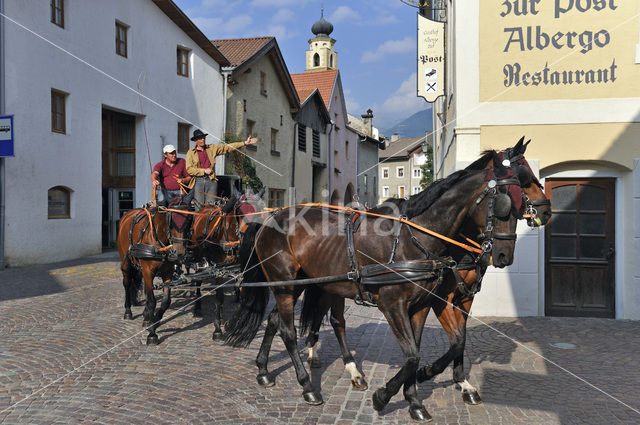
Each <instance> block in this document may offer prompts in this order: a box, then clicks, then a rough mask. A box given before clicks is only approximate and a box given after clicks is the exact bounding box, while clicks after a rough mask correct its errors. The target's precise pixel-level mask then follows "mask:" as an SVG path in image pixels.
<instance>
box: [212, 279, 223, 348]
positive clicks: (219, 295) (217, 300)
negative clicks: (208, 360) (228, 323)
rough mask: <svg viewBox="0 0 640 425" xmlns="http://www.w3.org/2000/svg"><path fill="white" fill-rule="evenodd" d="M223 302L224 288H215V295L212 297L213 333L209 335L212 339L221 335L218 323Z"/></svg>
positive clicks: (220, 321) (220, 318)
mask: <svg viewBox="0 0 640 425" xmlns="http://www.w3.org/2000/svg"><path fill="white" fill-rule="evenodd" d="M223 303H224V289H223V288H218V289H216V290H215V297H214V308H215V312H214V314H213V335H211V338H212V339H213V340H214V341H215V340H216V339H218V338H220V337H221V336H222V328H221V327H220V323H222V304H223Z"/></svg>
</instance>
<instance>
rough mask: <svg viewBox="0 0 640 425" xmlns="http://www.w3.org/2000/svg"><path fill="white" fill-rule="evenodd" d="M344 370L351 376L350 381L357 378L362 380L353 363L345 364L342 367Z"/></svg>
mask: <svg viewBox="0 0 640 425" xmlns="http://www.w3.org/2000/svg"><path fill="white" fill-rule="evenodd" d="M344 368H345V369H346V371H347V372H349V373H350V374H351V379H354V378H357V377H359V378H362V374H361V373H360V371H359V370H358V367H357V366H356V364H355V363H354V362H349V363H347V364H346V365H344Z"/></svg>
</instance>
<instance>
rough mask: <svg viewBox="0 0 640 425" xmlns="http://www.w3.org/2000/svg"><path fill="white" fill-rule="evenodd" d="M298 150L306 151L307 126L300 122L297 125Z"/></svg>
mask: <svg viewBox="0 0 640 425" xmlns="http://www.w3.org/2000/svg"><path fill="white" fill-rule="evenodd" d="M298 150H299V151H302V152H306V151H307V126H306V125H302V124H299V125H298Z"/></svg>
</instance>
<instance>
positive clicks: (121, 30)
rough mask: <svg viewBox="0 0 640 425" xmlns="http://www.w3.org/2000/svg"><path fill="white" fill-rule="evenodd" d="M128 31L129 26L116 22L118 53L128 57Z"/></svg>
mask: <svg viewBox="0 0 640 425" xmlns="http://www.w3.org/2000/svg"><path fill="white" fill-rule="evenodd" d="M127 29H128V26H127V25H125V24H123V23H122V22H118V21H116V53H117V54H119V55H120V56H124V57H125V58H126V57H127Z"/></svg>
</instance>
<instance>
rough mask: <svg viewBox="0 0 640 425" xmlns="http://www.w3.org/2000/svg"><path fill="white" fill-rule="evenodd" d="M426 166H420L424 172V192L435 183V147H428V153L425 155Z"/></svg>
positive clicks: (422, 179)
mask: <svg viewBox="0 0 640 425" xmlns="http://www.w3.org/2000/svg"><path fill="white" fill-rule="evenodd" d="M424 156H425V161H424V164H422V165H421V166H420V169H421V170H422V178H421V179H420V187H421V188H422V189H423V190H424V189H426V188H427V186H429V185H430V184H431V183H433V147H432V146H431V145H428V146H427V152H425V154H424Z"/></svg>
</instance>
